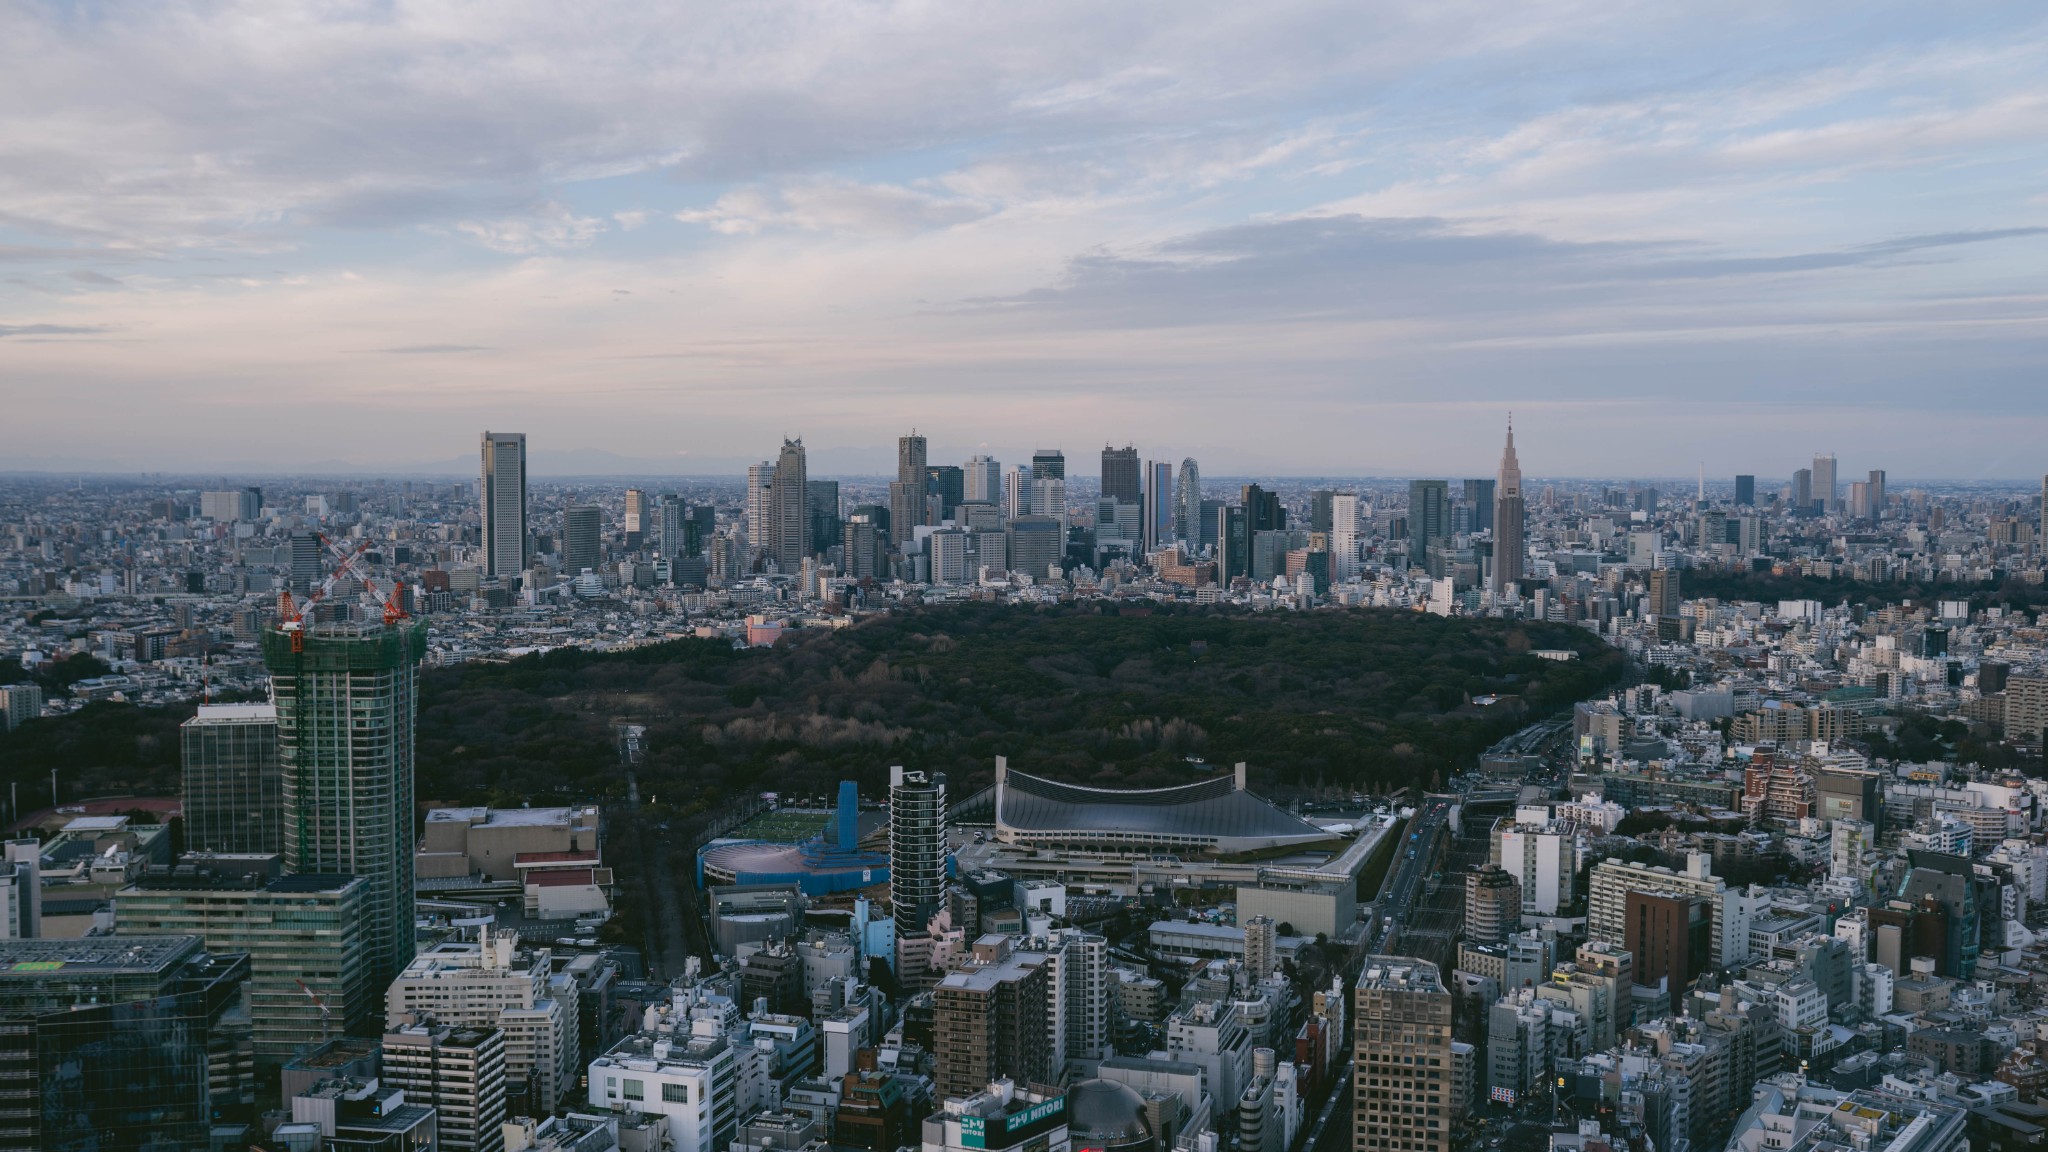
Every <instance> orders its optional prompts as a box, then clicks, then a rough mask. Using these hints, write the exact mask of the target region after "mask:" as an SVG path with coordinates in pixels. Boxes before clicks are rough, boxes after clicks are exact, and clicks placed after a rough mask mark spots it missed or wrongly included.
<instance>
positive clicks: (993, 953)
mask: <svg viewBox="0 0 2048 1152" xmlns="http://www.w3.org/2000/svg"><path fill="white" fill-rule="evenodd" d="M1055 968H1056V964H1055V957H1054V956H1053V955H1052V954H1050V953H1048V952H1044V951H1028V950H1027V951H1014V950H1013V940H1012V938H1011V937H1008V936H1000V935H994V934H990V935H987V936H983V937H981V938H980V939H979V940H976V941H975V942H974V950H973V953H972V955H971V956H970V957H969V958H968V960H967V962H966V963H964V964H962V965H961V966H960V967H959V968H956V969H955V970H953V971H952V972H949V973H947V974H946V976H945V978H944V979H942V980H940V981H939V983H938V986H937V987H935V988H933V989H932V1048H933V1054H934V1055H935V1056H936V1057H937V1064H938V1067H937V1069H936V1073H935V1075H934V1077H933V1079H934V1084H933V1087H934V1088H935V1089H936V1093H937V1095H938V1096H939V1097H940V1098H941V1099H945V1098H951V1097H962V1098H964V1097H967V1096H972V1095H974V1094H975V1093H976V1092H980V1091H982V1090H984V1089H986V1088H987V1087H988V1085H989V1083H990V1082H991V1081H994V1080H1000V1079H1005V1078H1007V1079H1010V1080H1014V1081H1016V1082H1017V1083H1019V1084H1030V1083H1041V1084H1043V1083H1052V1082H1054V1081H1055V1080H1056V1079H1057V1078H1058V1076H1059V1068H1058V1066H1057V1063H1056V1061H1055V1058H1054V1053H1053V1045H1052V1030H1051V1029H1049V1028H1048V1023H1049V1022H1050V1020H1051V1019H1052V1015H1053V1006H1054V1003H1055V990H1054V987H1053V979H1054V977H1053V973H1054V971H1055ZM1062 1021H1064V1016H1063V1015H1062ZM1062 1031H1064V1029H1062Z"/></svg>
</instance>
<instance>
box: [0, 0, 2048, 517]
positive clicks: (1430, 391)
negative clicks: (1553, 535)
mask: <svg viewBox="0 0 2048 1152" xmlns="http://www.w3.org/2000/svg"><path fill="white" fill-rule="evenodd" d="M2044 33H2048V15H2044V14H2043V13H2042V11H2041V10H2040V9H2039V8H2038V7H2037V6H2033V5H2027V4H2022V3H1975V4H1960V5H1947V6H1940V7H1934V6H1928V5H1921V4H1907V3H1874V4H1873V3H1857V4H1850V3H1846V2H1832V0H1821V2H1816V3H1812V4H1804V5H1796V6H1788V5H1783V4H1763V3H1721V4H1711V5H1710V4H1705V3H1645V4H1621V5H1604V6H1592V7H1587V6H1582V5H1578V4H1571V3H1561V2H1558V3H1545V2H1534V3H1529V4H1523V5H1512V6H1509V5H1498V4H1483V3H1469V2H1467V3H1461V2H1448V3H1444V2H1440V3H1428V4H1423V3H1416V4H1377V5H1373V6H1371V7H1369V8H1362V7H1361V6H1358V5H1351V4H1337V3H1274V4H1262V5H1250V6H1247V5H1172V4H1129V5H1117V6H1111V7H1102V6H1099V5H1082V4H1072V3H1047V4H1038V5H997V4H984V3H953V4H938V5H935V4H926V3H878V4H854V3H822V4H812V5H802V6H792V5H773V6H754V5H749V6H734V5H718V4H663V5H636V4H621V5H605V6H599V7H595V8H587V9H586V8H570V7H568V6H565V5H560V4H542V3H524V2H518V0H512V2H495V3H488V4H486V3H463V4H436V5H420V4H411V3H367V2H366V3H346V2H338V3H320V4H305V5H292V4H283V3H279V4H269V5H250V6H243V5H232V4H210V3H200V4H185V3H173V2H166V3H161V4H152V5H137V6H103V5H97V4H54V3H51V4H42V3H33V2H32V3H26V4H18V5H12V6H9V7H7V8H6V9H4V10H0V471H7V470H22V469H38V468H48V469H65V468H88V467H89V468H101V467H107V466H109V465H119V466H120V467H122V468H124V469H128V470H141V469H161V470H167V471H175V472H209V471H252V470H262V469H277V470H290V469H291V468H292V467H293V465H294V463H304V462H307V461H342V462H347V463H349V464H351V465H354V466H357V467H361V468H368V469H376V468H390V469H394V470H417V469H420V468H422V467H426V466H433V465H439V464H442V463H444V462H447V461H451V460H456V459H460V458H464V457H468V456H471V455H473V454H474V452H475V445H476V437H477V434H478V432H479V431H481V430H482V429H484V428H486V427H489V428H497V429H505V430H513V431H524V432H526V433H527V434H528V435H529V436H530V437H531V438H532V442H533V445H534V453H535V456H536V458H544V457H545V454H546V453H547V452H550V451H560V452H570V451H573V450H577V449H595V450H600V451H603V452H608V453H614V454H617V455H619V456H623V457H627V458H631V459H635V460H677V461H705V462H712V461H716V462H718V465H719V466H718V467H716V468H705V469H699V468H696V467H692V466H687V465H682V464H680V463H679V464H678V466H677V468H676V471H677V472H697V471H700V470H701V471H726V470H729V469H728V468H727V467H726V466H725V464H726V462H727V461H733V460H747V459H762V458H764V457H766V456H768V455H770V454H772V451H773V449H774V446H775V445H776V444H777V443H778V442H779V439H780V437H782V436H785V435H788V436H798V435H801V436H803V437H804V439H805V442H806V444H807V445H808V446H809V447H810V448H811V451H812V452H813V453H814V454H816V455H817V456H818V457H819V458H820V459H821V460H830V461H832V462H833V463H832V464H830V465H828V467H831V468H832V469H833V470H837V471H846V472H856V471H858V472H873V473H880V472H883V471H886V470H887V469H888V468H889V467H890V462H891V460H892V459H893V449H894V442H895V437H896V436H898V435H900V434H902V433H904V432H906V431H908V430H909V429H910V428H911V427H912V426H915V427H916V428H917V429H919V430H920V431H922V432H924V433H926V434H927V435H928V436H930V438H931V441H932V450H933V457H932V458H933V460H934V461H938V460H940V459H941V458H942V457H941V453H942V451H944V452H952V453H955V454H957V455H960V456H961V457H963V458H964V456H965V455H966V454H968V453H971V452H975V451H983V450H986V451H989V452H990V453H991V454H993V455H996V456H997V457H998V458H999V459H1003V460H1005V461H1006V462H1014V461H1016V460H1017V459H1018V458H1019V457H1020V456H1021V455H1022V454H1025V453H1028V452H1029V450H1030V449H1031V448H1032V447H1033V446H1036V445H1037V444H1045V445H1058V446H1061V447H1064V448H1065V449H1066V450H1067V452H1068V454H1069V457H1070V459H1079V460H1080V461H1082V463H1079V464H1077V465H1076V467H1079V468H1082V469H1083V470H1092V462H1091V461H1089V459H1088V458H1089V457H1091V456H1092V453H1093V450H1094V449H1095V447H1096V446H1097V445H1098V443H1099V442H1107V441H1114V442H1116V443H1119V444H1121V443H1125V442H1131V443H1135V444H1137V445H1138V447H1139V448H1140V451H1141V452H1142V453H1143V454H1145V455H1146V456H1150V457H1156V458H1160V459H1168V460H1173V461H1178V460H1179V459H1180V458H1181V457H1183V456H1194V457H1196V458H1197V459H1199V460H1200V461H1201V462H1202V467H1203V470H1204V472H1205V473H1207V474H1211V475H1232V474H1293V475H1302V474H1329V475H1403V474H1414V473H1429V474H1440V475H1452V476H1456V475H1466V474H1471V475H1485V474H1487V473H1488V471H1490V468H1491V466H1492V465H1493V463H1494V462H1495V460H1496V459H1497V457H1498V453H1499V445H1500V429H1501V424H1502V422H1503V420H1504V419H1505V416H1506V413H1507V412H1508V410H1510V409H1512V410H1513V412H1514V414H1515V424H1516V430H1517V438H1518V440H1519V441H1520V443H1521V445H1522V451H1523V459H1524V461H1525V462H1526V466H1527V467H1528V469H1529V471H1530V472H1531V474H1532V475H1547V476H1565V475H1580V476H1618V475H1645V476H1672V475H1677V476H1690V475H1692V474H1693V471H1694V468H1695V467H1696V462H1700V461H1704V462H1705V463H1706V466H1707V470H1708V474H1709V476H1710V477H1711V476H1726V475H1728V474H1730V473H1733V472H1738V471H1740V472H1754V473H1756V474H1757V475H1758V476H1760V477H1776V476H1783V475H1786V474H1787V473H1789V471H1790V470H1791V469H1793V468H1795V467H1799V466H1801V465H1802V464H1803V462H1804V461H1805V460H1806V459H1809V458H1810V457H1811V456H1812V454H1813V453H1814V452H1816V451H1832V452H1835V453H1836V454H1837V455H1838V456H1839V457H1840V459H1841V462H1842V467H1843V469H1844V473H1845V474H1850V475H1853V474H1857V473H1859V472H1860V471H1862V470H1864V469H1867V468H1885V469H1888V470H1889V471H1890V472H1891V474H1892V475H1893V476H1894V477H1908V476H1919V477H1953V478H1958V479H1971V478H1992V477H1996V478H2005V477H2026V476H2039V475H2040V474H2041V472H2042V471H2043V470H2044V466H2048V453H2044V452H2043V450H2042V448H2041V445H2042V444H2043V443H2044V442H2048V435H2044V434H2048V402H2044V400H2043V395H2044V387H2043V382H2044V380H2048V372H2044V368H2048V342H2044V336H2048V293H2044V289H2043V283H2044V279H2043V269H2044V268H2048V194H2044V192H2043V189H2048V149H2044V147H2043V144H2042V141H2044V140H2048V35H2044Z"/></svg>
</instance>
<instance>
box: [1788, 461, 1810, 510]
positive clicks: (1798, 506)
mask: <svg viewBox="0 0 2048 1152" xmlns="http://www.w3.org/2000/svg"><path fill="white" fill-rule="evenodd" d="M1792 510H1793V511H1794V512H1811V511H1813V469H1811V468H1801V469H1800V470H1799V471H1797V472H1794V473H1793V474H1792Z"/></svg>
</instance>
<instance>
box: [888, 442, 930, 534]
mask: <svg viewBox="0 0 2048 1152" xmlns="http://www.w3.org/2000/svg"><path fill="white" fill-rule="evenodd" d="M927 469H928V464H927V462H926V459H925V438H924V437H922V436H919V435H918V434H917V433H916V432H912V433H911V434H910V435H908V436H901V437H898V438H897V440H896V482H895V483H893V484H891V485H889V533H890V542H891V543H893V544H894V545H895V546H896V547H898V548H901V547H902V546H903V545H905V544H907V543H909V542H910V541H911V540H913V539H915V538H916V536H917V529H918V528H919V527H920V526H922V525H924V524H926V523H928V521H927V519H926V517H925V509H926V503H925V494H926V491H927V490H928V489H929V488H930V487H931V474H930V472H929V471H928V470H927Z"/></svg>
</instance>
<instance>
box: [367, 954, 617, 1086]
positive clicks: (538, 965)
mask: <svg viewBox="0 0 2048 1152" xmlns="http://www.w3.org/2000/svg"><path fill="white" fill-rule="evenodd" d="M485 932H486V934H485V937H484V939H483V940H481V941H477V940H451V941H448V942H446V943H443V944H439V945H436V946H435V947H434V948H432V949H430V950H428V951H426V952H422V953H420V955H419V956H418V957H416V958H414V960H413V962H412V963H411V964H408V965H407V966H406V968H405V971H404V972H403V973H401V974H400V975H399V977H398V978H397V979H395V980H393V981H392V982H391V986H390V988H389V989H387V990H386V991H385V994H384V1023H385V1026H386V1027H387V1028H390V1029H397V1028H402V1027H404V1026H406V1025H407V1024H409V1023H412V1022H416V1021H417V1020H419V1019H420V1017H421V1016H422V1015H424V1014H431V1015H432V1016H433V1017H434V1020H435V1021H436V1022H437V1023H440V1024H446V1025H453V1026H456V1027H467V1028H497V1029H501V1030H503V1031H504V1033H505V1078H506V1079H507V1080H508V1081H510V1082H512V1083H516V1084H525V1085H527V1091H528V1094H529V1097H530V1099H529V1100H528V1101H527V1102H526V1104H525V1106H526V1107H531V1108H538V1109H540V1110H541V1111H543V1112H552V1111H553V1110H554V1109H555V1106H556V1105H557V1104H559V1103H560V1102H561V1101H562V1099H563V1097H564V1095H565V1094H567V1093H568V1092H570V1091H573V1090H574V1089H575V1086H576V1082H577V1079H578V1077H579V1076H580V1075H581V1074H582V1070H583V1069H582V1063H583V1060H582V1055H583V1049H582V1040H581V1034H580V1031H579V1028H578V1016H579V1001H578V989H577V985H576V981H575V978H574V977H572V976H570V975H569V974H568V973H566V972H555V971H553V967H552V963H551V961H550V956H549V952H548V950H547V949H545V948H538V949H522V948H520V946H519V936H518V934H517V933H515V932H489V931H488V930H485ZM522 1110H523V1109H522Z"/></svg>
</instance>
